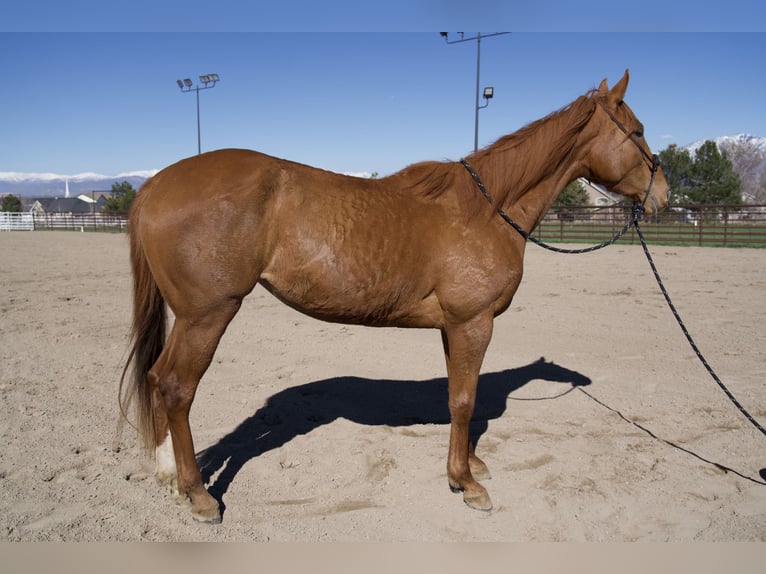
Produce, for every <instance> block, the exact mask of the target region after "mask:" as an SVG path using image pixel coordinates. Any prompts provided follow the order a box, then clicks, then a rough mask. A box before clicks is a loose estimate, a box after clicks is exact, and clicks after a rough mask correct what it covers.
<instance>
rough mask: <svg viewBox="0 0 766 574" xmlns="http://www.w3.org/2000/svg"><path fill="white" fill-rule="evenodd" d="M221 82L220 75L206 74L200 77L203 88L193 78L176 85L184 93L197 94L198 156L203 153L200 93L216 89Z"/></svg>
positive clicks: (178, 82) (178, 81) (185, 79)
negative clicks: (195, 83) (216, 85)
mask: <svg viewBox="0 0 766 574" xmlns="http://www.w3.org/2000/svg"><path fill="white" fill-rule="evenodd" d="M220 80H221V77H220V76H219V75H218V74H205V75H204V76H200V77H199V81H200V83H202V84H203V85H202V86H200V85H199V84H197V85H196V86H195V85H194V82H192V80H191V78H184V79H183V80H176V84H178V87H179V88H181V91H182V92H195V93H196V94H197V154H200V153H202V137H201V135H200V121H199V91H200V90H209V89H210V88H214V87H215V84H216V82H219V81H220Z"/></svg>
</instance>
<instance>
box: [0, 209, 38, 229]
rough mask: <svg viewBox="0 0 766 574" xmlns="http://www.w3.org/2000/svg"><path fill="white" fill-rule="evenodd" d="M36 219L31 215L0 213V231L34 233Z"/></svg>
mask: <svg viewBox="0 0 766 574" xmlns="http://www.w3.org/2000/svg"><path fill="white" fill-rule="evenodd" d="M34 228H35V219H34V217H33V216H32V214H31V213H7V212H3V211H0V231H33V230H34Z"/></svg>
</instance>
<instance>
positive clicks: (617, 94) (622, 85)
mask: <svg viewBox="0 0 766 574" xmlns="http://www.w3.org/2000/svg"><path fill="white" fill-rule="evenodd" d="M629 80H630V71H629V70H625V75H624V76H623V77H622V79H621V80H620V81H619V82H617V83H616V84H615V85H614V86H613V87H612V91H611V92H609V99H610V100H612V102H613V103H615V104H616V103H617V102H621V101H622V100H624V99H625V92H627V91H628V81H629Z"/></svg>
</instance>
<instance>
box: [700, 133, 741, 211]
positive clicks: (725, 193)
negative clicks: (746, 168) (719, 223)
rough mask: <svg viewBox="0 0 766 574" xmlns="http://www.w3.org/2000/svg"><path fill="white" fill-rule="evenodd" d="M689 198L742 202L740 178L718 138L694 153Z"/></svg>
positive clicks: (719, 201)
mask: <svg viewBox="0 0 766 574" xmlns="http://www.w3.org/2000/svg"><path fill="white" fill-rule="evenodd" d="M687 199H688V201H689V202H690V203H697V204H704V203H713V204H733V205H738V204H740V203H742V193H741V191H740V178H739V176H738V175H737V173H736V172H735V171H734V166H733V165H732V163H731V161H729V158H728V157H727V156H726V152H724V153H721V152H720V151H719V150H718V146H717V145H716V143H715V142H714V141H710V140H708V141H706V142H705V143H704V144H702V146H701V147H700V148H699V149H698V150H697V153H696V154H694V163H693V164H692V168H691V186H690V187H689V190H688V192H687Z"/></svg>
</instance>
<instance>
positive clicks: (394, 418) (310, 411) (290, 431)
mask: <svg viewBox="0 0 766 574" xmlns="http://www.w3.org/2000/svg"><path fill="white" fill-rule="evenodd" d="M535 379H542V380H547V381H551V382H558V383H568V384H570V385H572V386H571V387H570V388H569V389H567V390H566V391H564V393H561V394H565V393H566V392H569V391H571V390H572V389H573V388H574V387H578V386H585V385H589V384H590V382H591V380H590V379H589V378H588V377H586V376H585V375H583V374H581V373H578V372H577V371H572V370H570V369H567V368H565V367H561V366H559V365H556V364H554V363H550V362H547V361H545V359H544V358H541V359H540V360H538V361H535V362H534V363H531V364H529V365H527V366H525V367H519V368H516V369H509V370H506V371H502V372H499V373H487V374H484V375H481V376H480V377H479V387H478V392H477V399H476V408H475V411H474V416H473V419H472V422H471V439H472V440H473V441H474V444H476V443H477V442H478V440H479V438H480V437H481V435H482V434H484V432H486V430H487V428H488V421H489V420H490V419H495V418H498V417H500V416H501V415H502V414H503V413H504V412H505V408H506V403H507V400H508V395H509V394H510V393H511V392H513V391H515V390H516V389H519V388H521V387H523V386H524V385H526V384H527V383H529V382H530V381H533V380H535ZM558 396H561V395H558ZM338 418H345V419H348V420H351V421H354V422H356V423H359V424H363V425H372V426H380V425H387V426H393V427H397V426H410V425H416V424H449V420H450V416H449V410H448V407H447V379H446V378H438V379H430V380H427V381H392V380H371V379H362V378H358V377H337V378H333V379H326V380H323V381H316V382H313V383H306V384H305V385H300V386H297V387H292V388H289V389H285V390H283V391H280V392H278V393H277V394H275V395H273V396H271V397H269V399H268V400H267V402H266V404H265V405H264V406H263V407H262V408H260V409H258V411H256V412H255V414H253V416H251V417H248V418H247V419H246V420H244V421H243V422H242V423H241V424H240V425H239V426H238V427H237V428H236V429H234V430H233V431H232V432H230V433H229V434H228V435H226V436H224V437H222V438H221V439H220V440H219V441H218V442H217V443H216V444H214V445H212V446H210V447H209V448H207V449H205V450H203V451H202V452H200V453H199V454H198V455H197V462H198V463H199V466H200V470H201V472H202V480H203V482H205V483H208V482H210V480H211V478H212V477H213V475H215V473H216V472H219V471H221V472H220V474H219V475H218V476H217V477H216V479H215V482H214V483H213V484H211V485H210V486H209V489H208V490H209V492H210V494H211V495H212V496H213V497H215V498H216V499H217V500H218V501H219V502H220V503H221V505H222V507H223V500H222V498H223V495H224V494H225V493H226V491H227V490H228V488H229V485H230V484H231V482H232V481H233V480H234V477H235V476H236V475H237V473H238V472H239V471H240V469H241V468H242V467H243V466H244V465H245V464H246V463H247V462H248V461H249V460H251V459H253V458H255V457H257V456H259V455H261V454H263V453H265V452H268V451H270V450H272V449H275V448H279V447H280V446H282V445H284V444H285V443H287V442H289V441H291V440H292V439H293V438H295V437H297V436H300V435H303V434H307V433H309V432H311V431H312V430H314V429H316V428H318V427H320V426H322V425H325V424H328V423H330V422H332V421H334V420H335V419H338ZM221 469H222V470H221Z"/></svg>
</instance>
